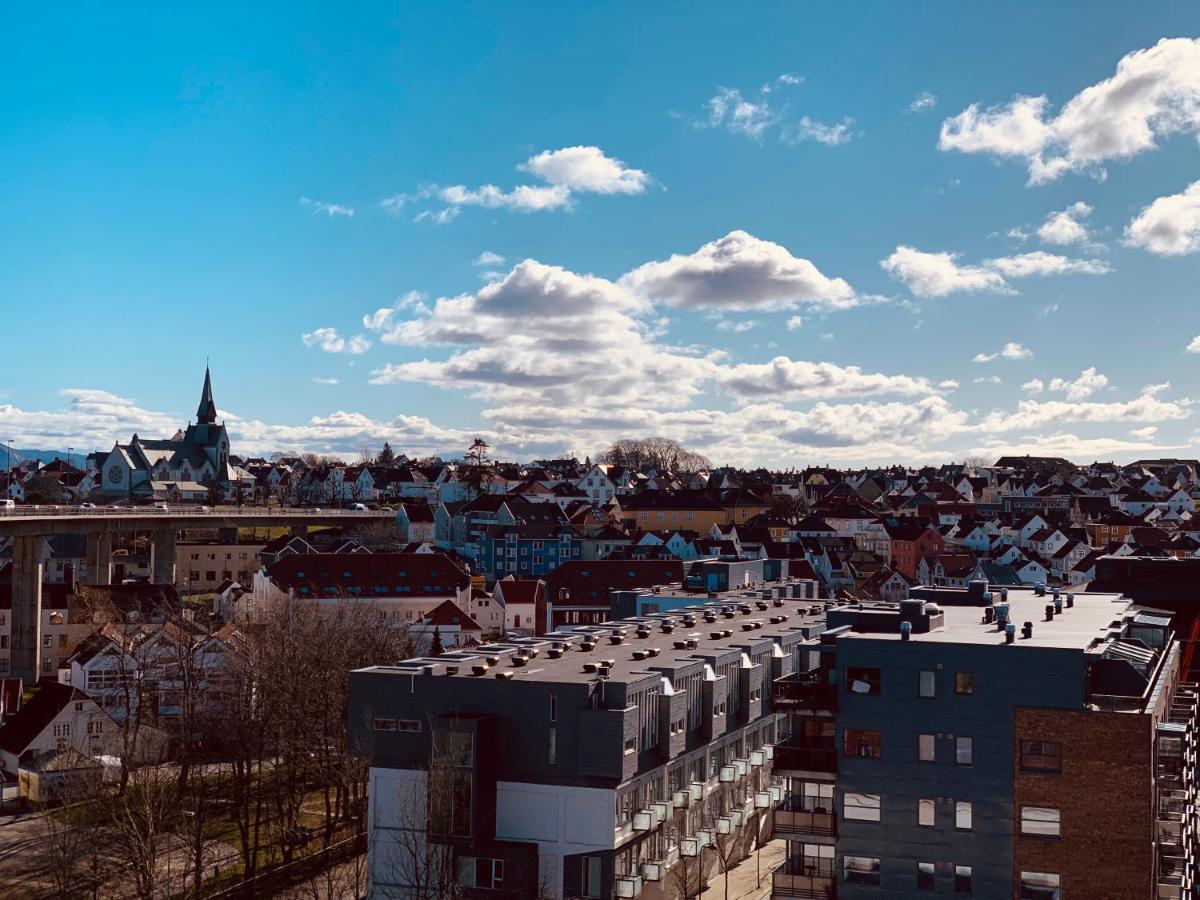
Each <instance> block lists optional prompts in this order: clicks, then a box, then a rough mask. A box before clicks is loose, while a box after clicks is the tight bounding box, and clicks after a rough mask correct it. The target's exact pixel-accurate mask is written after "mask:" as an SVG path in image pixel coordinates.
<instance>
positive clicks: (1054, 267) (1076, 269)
mask: <svg viewBox="0 0 1200 900" xmlns="http://www.w3.org/2000/svg"><path fill="white" fill-rule="evenodd" d="M983 265H984V266H985V267H987V268H989V269H994V270H995V271H997V272H999V273H1000V274H1001V275H1004V276H1005V277H1006V278H1029V277H1031V276H1034V275H1105V274H1107V273H1109V272H1111V271H1112V266H1110V265H1109V264H1108V263H1107V262H1105V261H1104V260H1100V259H1071V258H1070V257H1067V256H1059V255H1058V254H1056V253H1047V252H1046V251H1044V250H1034V251H1033V252H1031V253H1018V254H1017V255H1016V256H1002V257H1000V258H999V259H988V260H984V263H983Z"/></svg>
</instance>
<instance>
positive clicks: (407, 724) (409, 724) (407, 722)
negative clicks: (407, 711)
mask: <svg viewBox="0 0 1200 900" xmlns="http://www.w3.org/2000/svg"><path fill="white" fill-rule="evenodd" d="M396 730H397V731H408V732H417V731H420V730H421V720H420V719H397V720H396Z"/></svg>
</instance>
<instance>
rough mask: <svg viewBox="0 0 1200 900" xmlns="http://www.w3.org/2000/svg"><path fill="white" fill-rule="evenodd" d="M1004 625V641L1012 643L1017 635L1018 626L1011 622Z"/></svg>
mask: <svg viewBox="0 0 1200 900" xmlns="http://www.w3.org/2000/svg"><path fill="white" fill-rule="evenodd" d="M1003 627H1004V643H1006V644H1011V643H1012V642H1013V641H1014V640H1015V639H1016V637H1017V626H1016V625H1014V624H1013V623H1012V622H1009V623H1008V624H1007V625H1005V626H1003Z"/></svg>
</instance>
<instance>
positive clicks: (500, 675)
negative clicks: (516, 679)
mask: <svg viewBox="0 0 1200 900" xmlns="http://www.w3.org/2000/svg"><path fill="white" fill-rule="evenodd" d="M496 677H497V678H499V679H500V680H501V681H508V680H509V679H511V678H512V677H513V673H512V672H497V673H496Z"/></svg>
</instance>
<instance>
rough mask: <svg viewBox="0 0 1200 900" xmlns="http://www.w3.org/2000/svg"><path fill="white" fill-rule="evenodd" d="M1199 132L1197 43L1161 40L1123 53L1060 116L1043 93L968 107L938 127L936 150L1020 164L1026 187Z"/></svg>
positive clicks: (1199, 61) (1199, 62)
mask: <svg viewBox="0 0 1200 900" xmlns="http://www.w3.org/2000/svg"><path fill="white" fill-rule="evenodd" d="M1198 130H1200V40H1195V39H1192V38H1164V39H1163V40H1161V41H1159V42H1158V43H1157V44H1155V45H1154V46H1153V47H1150V48H1148V49H1145V50H1137V51H1134V52H1132V53H1129V54H1127V55H1126V56H1124V57H1123V58H1122V59H1121V60H1120V61H1119V62H1118V63H1117V68H1116V72H1115V73H1114V74H1113V75H1112V76H1111V77H1110V78H1106V79H1104V80H1103V81H1100V82H1098V83H1096V84H1094V85H1091V86H1090V87H1087V88H1085V89H1084V90H1082V91H1080V92H1079V93H1078V94H1076V95H1075V96H1074V97H1072V98H1071V99H1070V100H1069V101H1068V102H1067V103H1066V104H1065V105H1064V106H1063V107H1062V109H1061V111H1060V112H1059V113H1058V114H1057V115H1052V114H1051V113H1050V109H1049V101H1048V99H1047V98H1046V97H1045V96H1039V97H1025V96H1018V97H1015V98H1014V99H1013V100H1012V101H1010V102H1009V103H1007V104H1004V105H1001V106H993V107H990V108H988V109H983V110H981V109H980V107H979V105H978V104H971V105H970V106H968V107H967V108H966V109H965V110H963V111H962V112H961V113H959V114H958V115H957V116H953V117H951V118H949V119H946V120H945V121H944V122H943V123H942V128H941V135H940V138H939V142H938V146H939V148H940V149H942V150H958V151H960V152H963V153H987V154H990V155H993V156H999V157H1012V158H1019V159H1022V160H1024V162H1025V163H1026V165H1027V166H1028V169H1029V183H1030V184H1041V183H1044V182H1047V181H1052V180H1054V179H1056V178H1058V177H1059V176H1061V175H1062V174H1064V173H1066V172H1073V171H1074V172H1078V171H1092V172H1094V173H1096V174H1098V175H1100V176H1101V177H1102V176H1103V174H1104V172H1103V169H1102V167H1101V166H1102V164H1103V163H1105V162H1108V161H1110V160H1118V161H1119V160H1127V159H1130V158H1132V157H1134V156H1137V155H1138V154H1140V153H1144V152H1146V151H1149V150H1152V149H1154V148H1155V147H1156V146H1157V145H1158V141H1159V139H1160V138H1163V137H1168V136H1170V135H1172V134H1177V133H1180V132H1196V131H1198Z"/></svg>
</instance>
